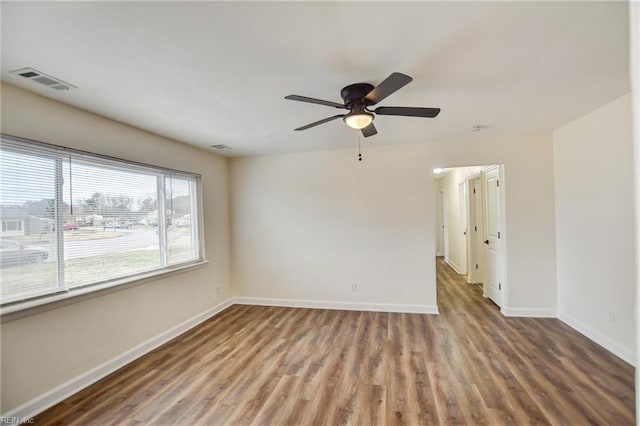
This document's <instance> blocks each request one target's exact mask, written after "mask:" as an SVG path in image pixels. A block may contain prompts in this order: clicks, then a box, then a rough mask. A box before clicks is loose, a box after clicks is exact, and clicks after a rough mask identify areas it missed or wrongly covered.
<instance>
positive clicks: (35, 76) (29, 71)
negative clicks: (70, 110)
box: [10, 68, 77, 90]
mask: <svg viewBox="0 0 640 426" xmlns="http://www.w3.org/2000/svg"><path fill="white" fill-rule="evenodd" d="M10 74H14V75H17V76H20V77H23V78H26V79H27V80H31V81H35V82H36V83H40V84H42V85H43V86H47V87H50V88H52V89H55V90H69V89H77V87H76V86H74V85H73V84H69V83H66V82H64V81H62V80H60V79H59V78H55V77H51V76H50V75H47V74H45V73H43V72H40V71H38V70H34V69H33V68H20V69H19V70H14V71H11V72H10Z"/></svg>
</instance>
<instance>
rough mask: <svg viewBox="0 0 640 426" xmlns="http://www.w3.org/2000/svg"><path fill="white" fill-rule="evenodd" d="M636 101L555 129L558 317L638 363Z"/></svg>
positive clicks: (611, 106) (623, 100) (616, 104)
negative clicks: (634, 160)
mask: <svg viewBox="0 0 640 426" xmlns="http://www.w3.org/2000/svg"><path fill="white" fill-rule="evenodd" d="M631 132H632V115H631V97H630V95H625V96H623V97H621V98H619V99H617V100H615V101H613V102H611V103H609V104H607V105H605V106H603V107H601V108H599V109H598V110H596V111H594V112H592V113H590V114H588V115H586V116H584V117H582V118H580V119H578V120H576V121H574V122H572V123H569V124H567V125H565V126H563V127H562V128H560V129H558V130H556V131H555V132H554V134H553V138H554V144H553V146H554V159H555V167H554V173H555V182H556V189H555V192H556V228H557V232H556V250H557V252H558V314H559V317H560V318H561V319H563V320H564V321H566V322H568V323H569V324H570V325H572V326H574V327H575V328H577V329H578V330H580V331H582V332H583V333H584V334H586V335H587V336H589V337H591V338H592V339H594V340H596V341H597V342H599V343H601V344H602V345H604V346H605V347H607V348H608V349H610V350H612V351H613V352H614V353H617V354H618V355H620V356H622V357H623V358H625V359H627V360H628V361H629V362H633V360H634V359H635V318H634V315H635V303H634V301H635V263H634V262H635V254H634V253H635V248H634V233H633V229H634V218H633V147H632V133H631Z"/></svg>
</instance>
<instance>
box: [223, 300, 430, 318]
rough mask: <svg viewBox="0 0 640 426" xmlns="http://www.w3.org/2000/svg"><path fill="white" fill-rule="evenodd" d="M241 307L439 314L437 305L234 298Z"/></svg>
mask: <svg viewBox="0 0 640 426" xmlns="http://www.w3.org/2000/svg"><path fill="white" fill-rule="evenodd" d="M233 301H234V303H237V304H240V305H259V306H282V307H287V308H311V309H339V310H347V311H373V312H399V313H409V314H438V307H437V306H435V305H400V304H390V303H357V302H334V301H324V300H297V299H271V298H262V297H234V298H233Z"/></svg>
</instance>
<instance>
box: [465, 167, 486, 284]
mask: <svg viewBox="0 0 640 426" xmlns="http://www.w3.org/2000/svg"><path fill="white" fill-rule="evenodd" d="M482 202H483V192H482V178H481V177H480V176H478V177H474V178H471V179H469V230H468V233H469V282H470V283H472V284H477V283H482V281H483V279H484V277H483V271H484V268H483V265H484V260H483V259H484V244H483V243H482V240H483V232H482V230H483V228H484V210H483V207H482Z"/></svg>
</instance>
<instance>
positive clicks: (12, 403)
mask: <svg viewBox="0 0 640 426" xmlns="http://www.w3.org/2000/svg"><path fill="white" fill-rule="evenodd" d="M1 99H2V132H3V133H7V134H11V135H14V136H20V137H25V138H30V139H35V140H40V141H44V142H49V143H53V144H57V145H62V146H67V147H72V148H78V149H83V150H87V151H92V152H96V153H99V154H105V155H111V156H114V157H119V158H126V159H130V160H134V161H139V162H144V163H148V164H154V165H159V166H165V167H170V168H174V169H179V170H185V171H190V172H195V173H199V174H201V175H202V184H203V190H204V200H203V201H204V235H205V242H206V257H207V258H208V259H210V260H211V263H209V264H208V265H206V266H205V267H201V268H198V269H195V270H192V271H189V272H184V273H181V274H177V275H172V276H169V277H166V278H162V279H156V280H151V281H148V282H145V283H144V284H140V285H138V286H134V287H130V288H126V289H123V290H121V291H116V292H113V293H110V294H107V295H102V296H98V297H95V298H92V299H89V300H85V301H81V302H78V303H74V304H70V305H68V306H63V307H60V308H57V309H54V310H49V311H47V312H43V313H39V314H35V315H31V316H28V317H25V318H22V319H17V320H15V321H11V322H5V323H3V324H2V388H1V390H2V407H1V412H2V413H3V414H5V413H7V412H9V411H10V410H13V409H15V408H16V407H18V406H20V405H21V404H24V403H27V402H29V401H32V400H33V399H34V398H36V397H38V396H41V395H43V394H44V393H46V392H47V391H50V390H52V389H53V388H55V387H56V386H58V385H61V384H63V383H64V382H66V381H68V380H71V379H74V378H76V377H78V376H80V375H82V374H84V373H86V372H87V371H89V370H91V369H92V368H94V367H96V366H99V365H101V364H102V363H104V362H106V361H109V360H111V359H113V358H114V357H117V356H119V355H121V354H123V353H124V352H126V351H127V350H129V349H131V348H133V347H135V346H136V345H139V344H141V343H142V342H145V341H147V340H148V339H151V338H153V337H156V336H158V335H160V334H162V333H164V332H166V331H167V330H170V329H172V328H173V327H175V326H177V325H179V324H181V323H183V322H185V321H187V320H189V319H191V318H193V317H195V316H197V315H199V314H202V313H204V312H207V311H208V310H210V309H211V308H212V307H214V306H216V305H217V304H219V303H220V302H222V301H224V300H225V299H228V298H229V297H230V295H231V289H230V268H229V218H228V170H227V160H226V159H224V158H221V157H219V156H216V155H214V154H211V153H208V152H205V151H202V150H199V149H196V148H194V147H190V146H188V145H184V144H181V143H177V142H175V141H172V140H169V139H165V138H162V137H159V136H156V135H153V134H150V133H147V132H144V131H141V130H137V129H134V128H132V127H129V126H126V125H123V124H120V123H117V122H113V121H110V120H107V119H105V118H102V117H99V116H96V115H93V114H90V113H88V112H85V111H81V110H79V109H76V108H73V107H70V106H67V105H64V104H61V103H59V102H55V101H52V100H50V99H47V98H44V97H40V96H38V95H35V94H32V93H29V92H26V91H23V90H21V89H18V88H16V87H13V86H9V85H6V84H2V98H1ZM217 285H219V286H220V287H221V292H220V293H221V294H216V290H215V287H216V286H217Z"/></svg>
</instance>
